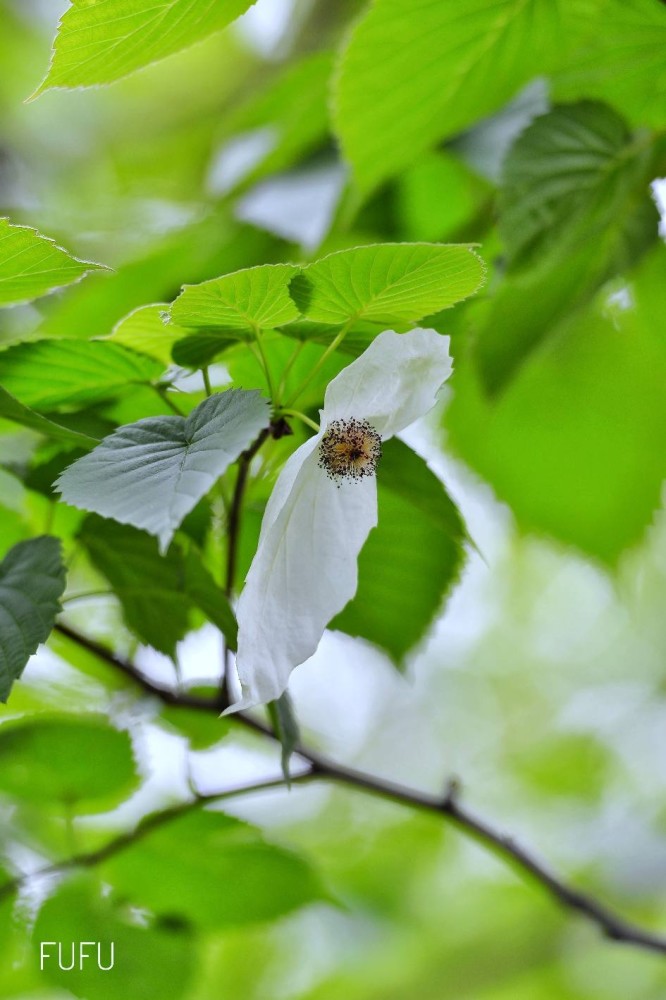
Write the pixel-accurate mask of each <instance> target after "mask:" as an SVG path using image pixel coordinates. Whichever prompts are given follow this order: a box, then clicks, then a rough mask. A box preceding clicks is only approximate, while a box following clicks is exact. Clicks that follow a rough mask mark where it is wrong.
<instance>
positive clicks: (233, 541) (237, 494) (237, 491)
mask: <svg viewBox="0 0 666 1000" xmlns="http://www.w3.org/2000/svg"><path fill="white" fill-rule="evenodd" d="M270 433H271V429H270V428H269V427H266V428H264V430H262V431H261V432H260V433H259V435H258V437H257V439H256V440H255V441H254V443H253V444H251V445H250V447H249V448H248V449H247V451H244V452H243V454H242V455H241V456H240V458H239V460H238V474H237V476H236V483H235V485H234V492H233V496H232V498H231V506H230V508H229V519H228V521H227V567H226V573H225V580H224V593H225V595H226V597H227V599H228V600H231V597H232V596H233V592H234V579H235V577H236V562H237V558H238V541H239V538H240V524H241V512H242V509H243V497H244V495H245V487H246V485H247V477H248V473H249V471H250V464H251V462H252V459H253V458H254V456H255V455H256V454H257V452H258V451H259V449H260V448H261V446H262V444H263V443H264V441H265V440H266V438H268V437H269V435H270ZM230 669H231V652H230V650H229V647H228V646H227V645H226V643H225V646H224V670H223V674H222V683H221V686H220V688H221V698H222V700H223V701H224V702H225V705H226V704H228V703H229V671H230Z"/></svg>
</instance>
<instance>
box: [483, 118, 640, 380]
mask: <svg viewBox="0 0 666 1000" xmlns="http://www.w3.org/2000/svg"><path fill="white" fill-rule="evenodd" d="M653 154H654V151H653V147H652V143H651V141H650V138H649V136H647V135H638V136H636V137H633V136H632V135H631V133H630V132H629V131H628V129H627V127H626V125H625V123H624V122H623V120H622V119H621V118H620V117H619V116H618V115H617V114H616V112H615V111H613V110H612V109H611V108H609V107H607V106H606V105H603V104H595V103H592V102H589V101H585V102H581V103H579V104H573V105H567V106H564V107H559V108H555V109H554V110H553V111H551V112H549V113H548V114H546V115H543V116H541V117H539V118H536V119H535V120H534V121H533V122H532V124H531V125H530V126H529V127H528V128H527V129H526V130H525V131H524V132H523V133H522V135H521V136H520V137H519V138H518V140H517V141H516V143H515V144H514V146H513V147H512V149H511V150H510V152H509V154H508V156H507V159H506V163H505V168H504V187H503V193H502V198H501V204H500V208H501V212H500V228H501V232H502V235H503V237H504V241H505V244H506V247H507V250H508V254H509V264H510V268H511V269H510V272H509V275H508V277H507V279H506V280H505V281H504V283H503V284H502V285H501V286H500V288H499V290H498V292H497V295H496V296H495V298H494V299H493V300H492V302H491V303H490V306H489V309H488V313H487V315H486V316H485V318H484V321H483V323H482V324H481V327H480V329H479V330H478V333H477V337H478V350H477V359H478V362H479V366H480V370H481V373H482V376H483V379H484V384H485V385H486V387H487V389H488V390H489V391H491V392H496V391H499V390H501V389H503V388H504V387H505V385H506V383H507V381H508V380H509V379H510V378H511V377H512V376H513V375H515V372H516V370H517V369H518V367H519V366H520V365H521V364H522V363H523V362H524V360H525V358H526V357H527V356H528V355H529V353H530V351H532V350H533V349H534V348H535V347H536V346H538V344H539V343H541V342H542V341H543V340H544V339H545V338H546V337H547V336H548V335H549V334H550V333H551V332H552V330H553V329H554V327H555V325H556V323H557V322H558V321H559V320H561V319H562V318H564V317H565V316H566V315H567V314H571V313H573V312H574V310H575V309H578V308H581V307H583V306H584V305H585V304H586V303H587V302H588V301H589V299H590V298H591V297H592V296H593V295H594V293H595V292H596V291H597V289H598V288H599V286H600V285H601V284H602V282H604V281H606V280H607V279H608V278H610V277H612V276H613V275H614V274H617V273H618V272H620V271H622V270H623V269H626V268H627V267H629V266H632V265H633V264H634V263H635V262H636V261H637V260H638V259H639V258H640V256H641V254H642V253H644V252H645V250H646V249H647V248H648V247H649V246H650V245H651V244H654V243H655V242H656V240H657V223H658V214H657V210H656V207H655V205H654V202H653V201H652V199H651V198H650V194H649V181H650V179H651V178H652V176H653V169H654V168H653V165H652V161H653Z"/></svg>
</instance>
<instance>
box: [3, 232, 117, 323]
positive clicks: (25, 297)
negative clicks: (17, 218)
mask: <svg viewBox="0 0 666 1000" xmlns="http://www.w3.org/2000/svg"><path fill="white" fill-rule="evenodd" d="M97 270H105V268H104V265H103V264H93V263H92V261H89V260H79V259H78V258H77V257H72V255H71V254H69V253H67V251H66V250H63V249H62V248H61V247H59V246H57V244H55V243H54V242H53V240H51V239H49V238H48V237H47V236H42V235H41V234H40V233H38V232H37V230H35V229H30V228H29V227H28V226H14V225H12V223H11V222H10V221H9V219H0V306H9V305H15V304H17V303H19V302H29V301H30V300H31V299H37V298H39V297H40V296H41V295H46V294H47V293H48V292H53V291H55V289H56V288H62V286H63V285H71V284H72V282H73V281H79V279H80V278H82V277H83V276H84V275H85V274H88V273H89V272H90V271H97Z"/></svg>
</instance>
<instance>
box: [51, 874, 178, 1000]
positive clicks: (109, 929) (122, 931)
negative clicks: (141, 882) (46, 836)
mask: <svg viewBox="0 0 666 1000" xmlns="http://www.w3.org/2000/svg"><path fill="white" fill-rule="evenodd" d="M91 940H92V941H99V942H101V943H102V952H101V955H102V964H104V965H108V964H109V960H110V951H109V947H108V944H109V942H111V941H113V943H114V951H115V954H114V958H115V965H114V968H113V969H112V970H110V971H108V972H100V970H99V969H98V968H97V949H96V947H93V948H88V954H89V955H91V956H92V958H91V960H89V961H87V962H84V963H83V964H82V967H81V968H79V966H78V950H77V951H76V963H75V965H76V967H75V968H74V969H72V970H69V971H62V970H61V969H60V968H59V965H58V960H57V954H58V953H57V951H54V952H52V951H51V949H48V952H47V953H48V954H49V955H51V954H53V956H54V958H53V960H52V961H48V962H45V963H44V967H43V971H42V972H40V973H39V980H38V982H39V983H40V986H42V985H43V984H44V980H45V979H46V980H47V981H50V982H51V983H52V984H53V985H54V987H58V988H60V989H66V990H67V991H68V992H70V993H73V994H74V996H76V997H81V998H85V997H93V996H94V997H95V1000H127V996H128V984H129V983H131V989H132V992H134V991H136V996H141V997H163V998H165V1000H180V998H181V997H185V996H186V991H187V989H188V987H189V985H190V984H191V982H192V979H193V977H194V975H195V972H196V964H197V953H196V949H195V942H194V941H193V938H192V934H191V933H190V931H189V929H188V928H187V927H186V926H183V925H174V924H173V923H171V922H169V921H168V920H162V921H157V920H151V922H150V924H149V925H148V926H146V922H145V920H141V919H140V918H139V917H138V915H137V914H136V913H132V912H131V910H130V909H129V908H128V907H127V905H126V903H124V902H123V900H121V899H117V898H115V897H111V898H109V896H108V895H107V894H106V893H105V892H104V891H103V887H102V885H101V884H100V883H99V882H98V880H97V879H95V878H94V877H93V876H91V875H78V876H77V877H76V878H75V879H74V880H73V881H68V882H65V884H64V885H61V886H59V887H58V889H57V891H56V892H55V894H54V895H53V896H52V897H51V898H50V899H49V900H47V902H46V903H45V905H44V907H43V908H42V910H41V912H40V914H39V917H38V919H37V923H36V925H35V930H34V935H33V941H34V953H33V962H34V967H35V970H36V971H37V970H39V968H40V941H56V942H58V941H59V942H61V943H62V945H63V965H70V964H71V943H72V942H79V941H91ZM75 947H76V948H78V945H76V946H75ZM121 963H122V964H121ZM120 969H122V974H119V970H120Z"/></svg>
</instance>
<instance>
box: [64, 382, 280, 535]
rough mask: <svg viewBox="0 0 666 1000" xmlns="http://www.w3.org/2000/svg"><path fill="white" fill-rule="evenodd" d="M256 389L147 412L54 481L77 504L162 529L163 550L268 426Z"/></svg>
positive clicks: (264, 403)
mask: <svg viewBox="0 0 666 1000" xmlns="http://www.w3.org/2000/svg"><path fill="white" fill-rule="evenodd" d="M268 422H269V405H268V402H267V401H266V400H265V399H263V398H262V397H261V396H260V394H259V393H258V392H246V391H244V390H242V389H230V390H228V391H227V392H222V393H216V394H215V395H213V396H211V397H210V399H206V400H204V402H203V403H201V404H200V405H199V406H197V407H196V409H194V410H193V411H192V413H190V415H189V416H188V417H176V416H173V417H172V416H168V417H147V418H146V419H144V420H138V421H137V422H136V423H134V424H127V425H126V426H125V427H119V428H118V430H117V431H114V433H113V434H111V435H109V437H107V438H104V440H103V441H102V442H101V444H99V445H98V446H97V447H96V448H95V449H94V451H92V452H91V453H90V454H89V455H85V456H84V457H83V458H80V459H79V460H78V461H77V462H74V464H73V465H70V466H69V468H68V469H65V471H64V472H63V474H62V475H61V476H60V478H59V479H58V481H57V483H56V484H55V488H56V489H57V490H59V491H60V493H61V494H62V499H63V500H64V501H65V502H66V503H69V504H71V505H72V506H73V507H79V508H81V509H83V510H90V511H94V512H95V513H97V514H101V515H102V516H103V517H111V518H113V519H114V520H116V521H120V522H121V524H133V525H134V526H135V527H137V528H143V529H144V531H148V532H150V534H152V535H156V536H157V538H158V539H159V543H160V551H161V552H165V551H166V549H167V548H168V546H169V543H170V541H171V539H172V538H173V535H174V532H175V531H176V529H177V527H178V525H179V524H180V523H181V521H182V520H183V518H184V517H185V515H186V514H188V513H189V512H190V511H191V510H192V508H193V507H194V506H195V504H196V503H197V502H198V501H199V500H200V499H201V498H202V497H203V496H204V494H206V493H207V492H208V490H209V489H210V488H211V486H212V485H213V484H214V483H215V482H216V480H217V479H218V478H219V477H220V476H221V475H222V473H223V472H224V471H225V469H226V468H227V467H228V466H229V465H230V464H231V462H233V461H235V459H237V458H238V456H239V455H240V454H241V452H243V451H244V450H245V449H246V448H247V447H248V446H249V445H250V444H251V443H252V441H253V440H254V439H255V437H256V436H257V434H258V433H259V431H261V430H263V429H264V428H265V427H267V426H268Z"/></svg>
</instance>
